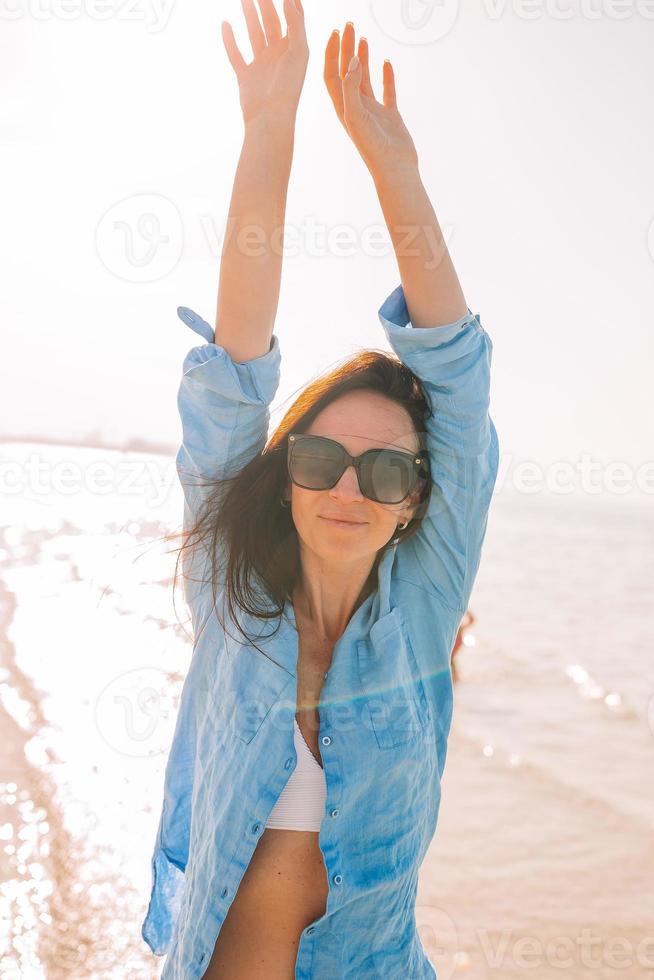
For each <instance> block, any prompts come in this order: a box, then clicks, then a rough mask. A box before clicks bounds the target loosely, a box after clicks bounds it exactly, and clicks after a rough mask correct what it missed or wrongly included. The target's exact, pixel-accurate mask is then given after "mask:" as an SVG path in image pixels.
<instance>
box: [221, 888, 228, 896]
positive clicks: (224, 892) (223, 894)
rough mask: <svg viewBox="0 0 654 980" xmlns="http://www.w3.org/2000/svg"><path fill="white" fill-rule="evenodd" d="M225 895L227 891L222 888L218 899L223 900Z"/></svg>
mask: <svg viewBox="0 0 654 980" xmlns="http://www.w3.org/2000/svg"><path fill="white" fill-rule="evenodd" d="M226 894H227V889H226V888H223V890H222V891H221V893H220V897H221V898H224V897H225V895H226Z"/></svg>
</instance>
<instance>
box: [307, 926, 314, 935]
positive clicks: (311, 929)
mask: <svg viewBox="0 0 654 980" xmlns="http://www.w3.org/2000/svg"><path fill="white" fill-rule="evenodd" d="M315 931H316V927H315V926H309V928H308V929H307V936H310V935H311V933H312V932H315Z"/></svg>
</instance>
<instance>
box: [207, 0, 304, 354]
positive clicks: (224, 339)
mask: <svg viewBox="0 0 654 980" xmlns="http://www.w3.org/2000/svg"><path fill="white" fill-rule="evenodd" d="M241 4H242V7H243V13H244V15H245V20H246V24H247V29H248V35H249V38H250V44H251V46H252V53H253V56H254V57H253V60H252V61H251V62H250V64H246V62H245V60H244V58H243V56H242V55H241V52H240V51H239V49H238V47H237V45H236V41H235V39H234V34H233V31H232V28H231V26H230V24H229V23H228V22H227V21H223V23H222V36H223V42H224V44H225V48H226V51H227V56H228V58H229V61H230V64H231V65H232V68H233V69H234V72H235V73H236V78H237V82H238V88H239V96H240V102H241V109H242V112H243V122H244V127H245V129H244V137H243V147H242V149H241V155H240V158H239V162H238V168H237V171H236V176H235V179H234V186H233V190H232V197H231V202H230V208H229V216H228V220H227V227H226V232H225V244H224V247H223V252H222V258H221V265H220V282H219V287H218V308H217V312H216V330H215V343H216V344H219V345H220V346H221V347H224V348H225V350H226V351H227V353H228V354H229V355H230V357H231V358H232V360H234V361H236V362H237V363H242V362H245V361H248V360H252V359H254V358H255V357H261V356H262V355H263V354H266V353H267V352H268V351H269V350H270V344H271V338H272V333H273V328H274V323H275V317H276V315H277V306H278V303H279V291H280V283H281V273H282V244H283V226H284V218H285V214H286V196H287V191H288V181H289V177H290V170H291V164H292V160H293V145H294V136H295V119H296V114H297V108H298V104H299V100H300V95H301V92H302V88H303V85H304V79H305V75H306V70H307V63H308V58H309V49H308V45H307V38H306V32H305V27H304V11H303V9H302V3H301V0H284V14H285V17H286V21H287V26H288V30H287V33H286V34H285V35H283V36H282V28H281V23H280V20H279V17H278V16H277V12H276V10H275V7H274V5H273V2H272V0H259V7H260V9H261V18H262V21H260V20H259V14H258V12H257V9H256V7H255V4H254V0H241ZM262 22H263V24H262Z"/></svg>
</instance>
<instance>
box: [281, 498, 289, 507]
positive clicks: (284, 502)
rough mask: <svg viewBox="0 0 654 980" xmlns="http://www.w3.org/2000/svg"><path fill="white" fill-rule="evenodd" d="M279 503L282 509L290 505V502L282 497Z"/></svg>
mask: <svg viewBox="0 0 654 980" xmlns="http://www.w3.org/2000/svg"><path fill="white" fill-rule="evenodd" d="M279 502H280V504H281V505H282V507H290V504H291V502H290V500H284V498H283V497H282V498H281V500H280V501H279Z"/></svg>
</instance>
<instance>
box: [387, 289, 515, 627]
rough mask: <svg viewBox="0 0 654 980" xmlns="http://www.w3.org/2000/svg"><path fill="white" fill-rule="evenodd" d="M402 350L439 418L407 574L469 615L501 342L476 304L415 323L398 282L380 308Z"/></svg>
mask: <svg viewBox="0 0 654 980" xmlns="http://www.w3.org/2000/svg"><path fill="white" fill-rule="evenodd" d="M379 319H380V321H381V324H382V326H383V328H384V331H385V334H386V337H387V339H388V342H389V344H390V345H391V347H392V349H393V351H394V352H395V354H396V355H397V356H398V357H399V359H400V360H401V361H402V363H403V364H404V365H405V366H406V367H408V368H409V369H410V370H411V371H412V372H413V374H415V375H416V377H417V378H418V379H419V380H420V382H421V384H422V387H423V389H424V390H425V393H426V394H427V396H428V398H429V401H430V404H431V408H432V414H431V417H430V418H428V419H427V421H426V422H425V429H426V431H425V433H424V435H423V448H426V449H427V452H428V454H429V463H430V470H431V477H432V487H431V496H430V500H429V505H428V509H427V512H426V514H425V516H424V518H423V520H422V522H421V525H420V528H419V530H418V532H417V533H416V534H415V535H413V536H412V537H411V538H409V539H408V540H407V541H406V542H405V543H404V544H400V545H399V547H398V565H399V566H401V567H402V572H401V574H406V575H407V576H411V577H413V578H416V579H419V580H420V582H421V583H424V584H425V586H426V587H427V588H429V589H431V590H432V591H433V592H434V594H435V595H436V596H437V597H438V598H439V599H440V600H441V601H442V602H443V603H445V604H446V605H447V606H448V607H449V608H450V609H454V610H456V611H457V612H460V613H461V614H463V613H464V612H465V610H466V608H467V606H468V601H469V598H470V593H471V592H472V587H473V585H474V580H475V577H476V575H477V571H478V568H479V563H480V559H481V549H482V545H483V541H484V537H485V534H486V527H487V519H488V509H489V506H490V501H491V497H492V494H493V489H494V486H495V482H496V479H497V472H498V465H499V442H498V437H497V431H496V429H495V425H494V423H493V421H492V419H491V417H490V414H489V404H490V369H491V360H492V351H493V345H492V342H491V339H490V337H489V336H488V334H487V333H486V331H485V330H484V328H483V327H482V325H481V320H480V319H479V316H477V315H475V314H473V313H472V312H471V311H470V309H468V311H467V313H466V314H465V315H464V316H462V317H461V318H460V319H458V320H456V321H454V322H453V323H449V324H446V325H444V326H440V327H420V328H413V326H412V324H411V321H410V318H409V311H408V308H407V304H406V299H405V295H404V290H403V288H402V286H401V285H400V286H398V287H397V288H396V289H394V290H393V292H392V293H391V294H390V296H388V298H387V299H386V300H385V302H384V303H383V304H382V306H381V307H380V309H379Z"/></svg>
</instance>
